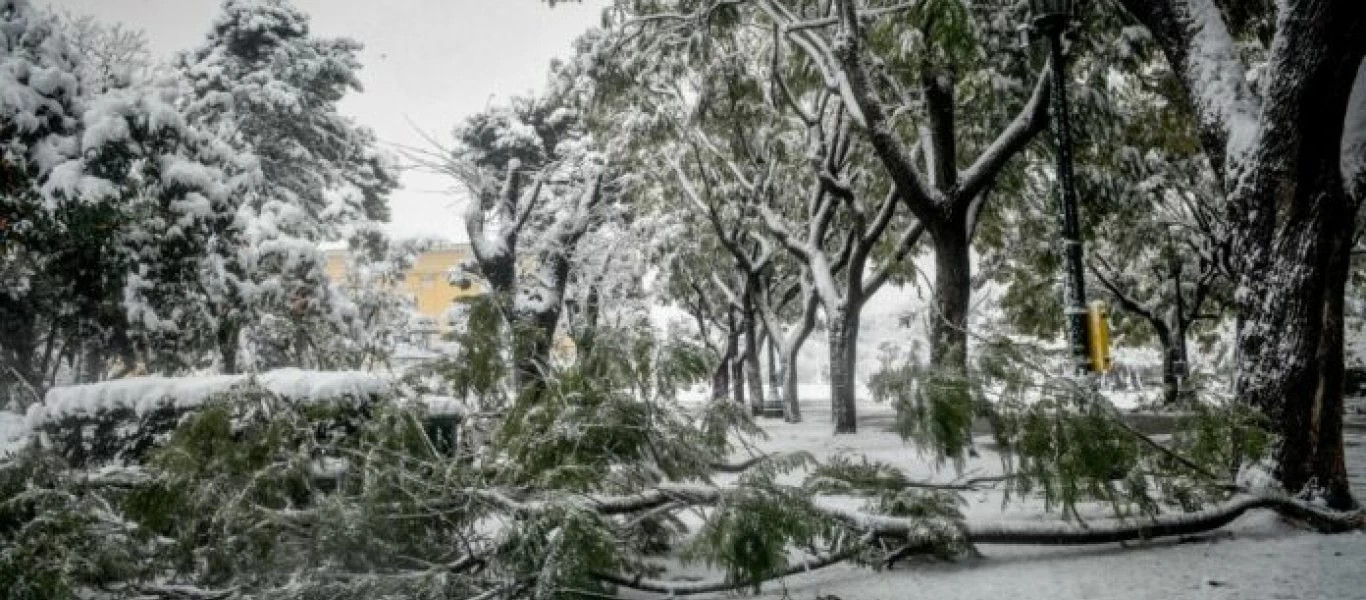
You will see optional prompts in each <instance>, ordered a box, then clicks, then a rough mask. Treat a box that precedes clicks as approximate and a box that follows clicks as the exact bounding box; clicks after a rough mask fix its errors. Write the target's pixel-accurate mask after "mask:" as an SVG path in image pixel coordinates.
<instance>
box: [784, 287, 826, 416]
mask: <svg viewBox="0 0 1366 600" xmlns="http://www.w3.org/2000/svg"><path fill="white" fill-rule="evenodd" d="M817 306H819V304H818V303H817V302H815V301H813V300H807V301H805V302H804V306H803V307H802V320H801V322H800V323H798V324H797V331H795V332H794V333H793V336H792V338H791V340H790V341H789V342H788V345H787V347H785V348H783V420H785V421H787V422H788V423H800V422H801V420H802V407H801V402H800V400H801V399H800V398H799V397H798V394H797V380H798V376H797V359H798V358H799V357H800V355H801V351H802V346H805V345H806V340H807V338H808V337H810V335H811V332H812V330H814V329H815V328H816V308H817Z"/></svg>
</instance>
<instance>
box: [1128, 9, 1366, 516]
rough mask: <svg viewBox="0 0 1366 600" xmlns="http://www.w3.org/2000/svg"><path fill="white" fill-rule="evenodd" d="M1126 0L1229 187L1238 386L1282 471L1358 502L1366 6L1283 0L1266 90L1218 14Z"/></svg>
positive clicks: (1264, 78) (1335, 498) (1289, 481)
mask: <svg viewBox="0 0 1366 600" xmlns="http://www.w3.org/2000/svg"><path fill="white" fill-rule="evenodd" d="M1123 3H1124V5H1125V6H1126V7H1127V8H1128V10H1129V11H1130V12H1131V13H1133V14H1134V16H1136V17H1137V18H1138V19H1139V20H1140V21H1141V22H1143V23H1144V24H1145V25H1146V26H1147V27H1148V29H1149V30H1150V31H1151V32H1152V33H1153V35H1154V38H1155V40H1156V41H1157V42H1158V44H1159V45H1161V46H1162V48H1163V51H1164V53H1165V55H1166V56H1167V59H1168V61H1169V62H1170V63H1171V64H1172V66H1173V68H1174V69H1175V70H1176V71H1177V73H1178V74H1180V75H1181V77H1182V78H1183V82H1184V83H1185V85H1186V88H1187V91H1188V92H1189V93H1190V95H1191V96H1192V99H1193V102H1192V104H1193V105H1195V106H1197V108H1199V114H1200V117H1201V138H1202V143H1203V144H1204V146H1205V149H1206V151H1207V152H1206V154H1207V155H1208V157H1209V159H1210V161H1211V163H1212V164H1213V166H1214V168H1215V171H1216V173H1217V174H1218V175H1219V176H1220V180H1221V182H1222V183H1223V185H1224V187H1225V189H1226V191H1227V195H1228V211H1227V215H1228V220H1229V224H1230V228H1231V234H1232V235H1231V237H1232V241H1233V256H1235V257H1237V262H1238V264H1237V265H1235V266H1236V270H1237V275H1238V279H1239V288H1238V292H1237V294H1236V299H1235V302H1236V304H1237V306H1238V311H1239V314H1240V316H1241V317H1242V318H1243V325H1244V326H1243V327H1242V328H1241V331H1240V333H1239V335H1238V347H1239V350H1240V357H1239V360H1240V368H1239V372H1238V374H1237V376H1236V379H1237V383H1236V385H1235V393H1236V394H1237V396H1238V397H1239V398H1240V399H1241V400H1243V401H1246V402H1249V403H1251V404H1252V405H1253V406H1256V407H1258V408H1259V409H1260V410H1261V411H1262V412H1264V413H1265V414H1266V415H1267V416H1268V417H1269V418H1270V419H1271V421H1272V422H1273V423H1274V425H1275V427H1276V428H1277V430H1278V433H1279V434H1280V438H1281V443H1280V446H1279V447H1278V449H1277V451H1276V454H1277V456H1276V459H1277V478H1278V480H1279V481H1280V483H1281V484H1282V485H1283V486H1284V487H1285V488H1286V490H1287V491H1289V492H1291V493H1300V492H1305V493H1308V494H1310V495H1321V496H1323V497H1324V499H1325V500H1327V502H1328V503H1329V505H1330V506H1333V507H1335V508H1344V507H1347V506H1350V505H1352V504H1353V501H1352V498H1351V496H1350V495H1349V494H1348V493H1347V492H1346V490H1347V481H1346V476H1345V474H1344V471H1343V470H1340V469H1338V468H1337V467H1336V466H1335V465H1336V464H1337V463H1338V460H1339V459H1338V458H1337V457H1340V456H1341V454H1342V436H1341V431H1340V429H1341V428H1340V420H1339V417H1338V415H1340V412H1341V410H1342V396H1343V389H1342V383H1343V382H1342V371H1343V364H1342V358H1343V357H1342V333H1343V332H1342V300H1341V295H1342V293H1343V288H1342V281H1341V278H1343V277H1345V275H1343V273H1344V270H1345V268H1346V267H1345V266H1344V265H1345V264H1346V261H1347V257H1346V254H1347V252H1346V248H1348V244H1349V243H1350V240H1351V237H1352V234H1353V229H1354V224H1355V221H1356V213H1357V207H1356V205H1355V204H1354V203H1353V202H1351V201H1350V200H1349V198H1348V196H1347V191H1346V189H1345V185H1344V182H1343V179H1342V172H1341V167H1342V158H1343V156H1342V149H1341V148H1342V140H1343V124H1344V116H1345V115H1346V114H1347V107H1348V99H1349V97H1350V94H1351V90H1352V85H1353V82H1354V80H1355V78H1356V74H1357V70H1358V69H1359V67H1360V64H1361V61H1362V58H1363V56H1364V55H1366V37H1363V36H1362V35H1361V31H1362V28H1363V27H1366V4H1363V3H1361V2H1345V1H1344V2H1280V3H1277V5H1276V8H1275V12H1276V32H1275V39H1274V40H1273V41H1272V43H1271V45H1270V46H1271V47H1270V49H1271V56H1270V57H1269V60H1268V61H1267V63H1266V66H1267V68H1266V69H1265V70H1264V71H1263V72H1262V74H1261V75H1259V77H1258V84H1259V85H1258V88H1259V89H1258V90H1257V92H1258V93H1256V94H1255V95H1254V94H1253V92H1252V91H1251V90H1250V89H1248V88H1247V86H1245V84H1244V80H1245V77H1244V76H1243V74H1244V72H1245V71H1246V66H1245V65H1244V64H1243V63H1241V62H1240V61H1238V59H1237V57H1236V50H1235V49H1234V48H1233V45H1234V43H1233V40H1232V39H1231V36H1229V35H1228V33H1227V31H1226V28H1225V25H1226V23H1225V22H1223V20H1222V19H1221V14H1220V13H1219V12H1217V11H1209V10H1204V8H1208V7H1203V8H1201V9H1200V10H1193V9H1192V8H1191V6H1192V5H1190V4H1187V3H1176V2H1171V1H1157V0H1123ZM1211 48H1212V49H1213V51H1212V50H1211ZM1305 49H1313V51H1305ZM1212 72H1217V73H1221V74H1222V75H1221V76H1220V77H1211V76H1210V73H1212Z"/></svg>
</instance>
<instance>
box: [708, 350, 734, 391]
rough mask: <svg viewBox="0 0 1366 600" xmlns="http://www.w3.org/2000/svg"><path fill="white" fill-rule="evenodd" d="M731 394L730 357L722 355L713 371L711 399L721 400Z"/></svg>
mask: <svg viewBox="0 0 1366 600" xmlns="http://www.w3.org/2000/svg"><path fill="white" fill-rule="evenodd" d="M729 395H730V359H729V358H726V357H724V356H723V357H721V360H720V361H719V362H717V363H716V369H715V370H714V371H712V372H711V399H712V400H720V399H722V398H725V397H727V396H729Z"/></svg>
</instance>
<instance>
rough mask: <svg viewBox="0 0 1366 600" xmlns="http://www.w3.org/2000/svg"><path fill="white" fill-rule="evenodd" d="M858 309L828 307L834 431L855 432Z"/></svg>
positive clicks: (856, 430)
mask: <svg viewBox="0 0 1366 600" xmlns="http://www.w3.org/2000/svg"><path fill="white" fill-rule="evenodd" d="M858 321H859V313H858V311H857V310H852V309H848V308H844V307H841V309H838V310H834V311H830V323H829V327H830V331H829V335H830V412H831V420H833V421H834V422H835V433H837V434H839V433H857V432H858V409H857V408H856V405H855V399H856V389H855V387H854V382H855V380H856V379H855V377H856V368H855V365H857V364H858V325H859V323H858Z"/></svg>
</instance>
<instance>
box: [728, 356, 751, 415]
mask: <svg viewBox="0 0 1366 600" xmlns="http://www.w3.org/2000/svg"><path fill="white" fill-rule="evenodd" d="M730 380H731V386H730V394H731V399H732V400H734V401H735V404H736V405H738V406H745V405H746V404H747V402H745V356H744V353H743V352H741V353H739V354H737V355H736V356H735V358H732V359H731V361H730Z"/></svg>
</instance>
